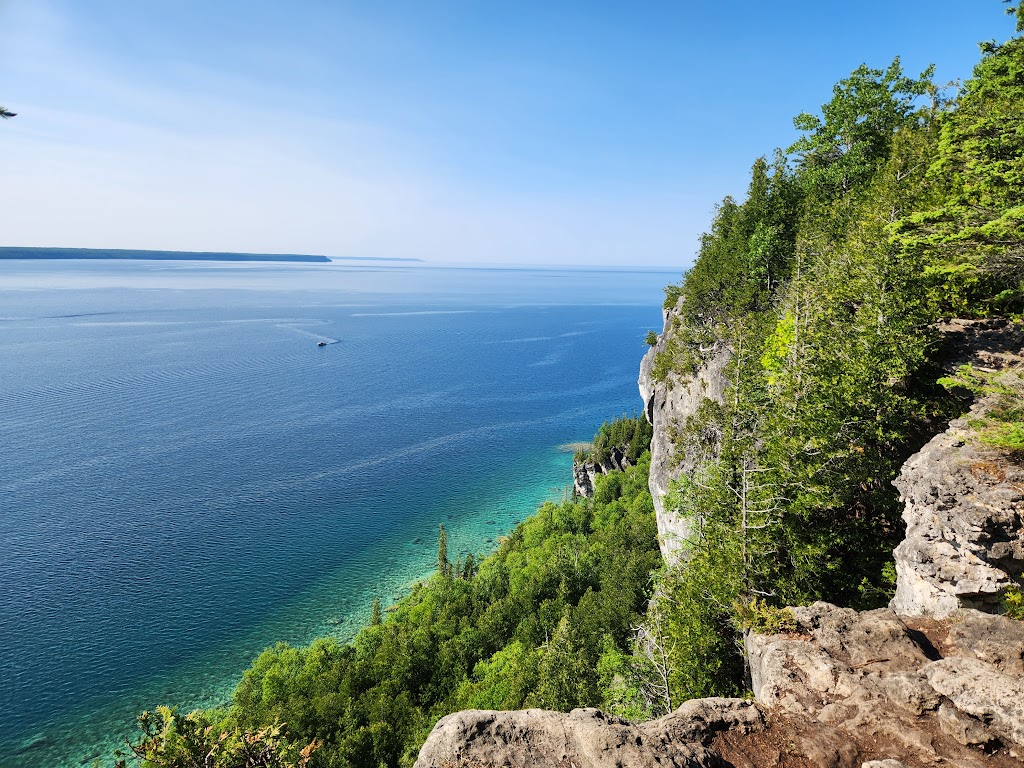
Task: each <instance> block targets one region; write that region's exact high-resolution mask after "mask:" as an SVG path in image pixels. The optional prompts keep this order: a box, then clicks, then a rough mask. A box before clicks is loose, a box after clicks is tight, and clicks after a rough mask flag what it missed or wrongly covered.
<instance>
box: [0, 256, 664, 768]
mask: <svg viewBox="0 0 1024 768" xmlns="http://www.w3.org/2000/svg"><path fill="white" fill-rule="evenodd" d="M675 277H677V276H676V275H674V274H671V273H664V272H608V271H579V270H554V269H545V270H537V269H534V270H521V269H465V268H443V267H437V266H434V267H430V266H420V265H416V266H408V265H407V266H400V267H387V266H380V265H368V266H354V267H353V266H344V265H340V264H331V265H319V264H316V265H312V264H311V265H301V264H289V265H274V264H199V263H186V262H130V263H125V262H88V263H86V262H69V261H54V262H46V263H38V262H28V261H9V262H3V263H0V413H2V418H0V467H2V469H0V589H2V592H3V599H2V600H0V765H2V766H7V765H17V766H27V767H28V768H32V767H33V766H60V765H80V764H82V762H83V761H88V760H89V759H90V758H92V757H93V756H102V757H104V759H106V757H107V756H108V755H109V754H110V749H111V747H112V745H113V744H114V743H116V742H117V741H118V740H119V739H120V738H121V737H123V735H124V734H125V733H127V732H128V731H129V729H130V727H131V724H132V719H133V714H134V713H136V712H137V711H139V710H141V709H143V708H152V707H153V706H154V705H156V704H158V703H173V704H177V705H180V706H183V707H192V706H196V705H203V704H211V703H216V702H218V701H222V700H223V699H224V697H225V696H226V695H227V694H228V693H229V692H230V690H231V688H232V687H233V685H234V683H235V681H236V680H237V678H238V676H239V674H240V673H241V671H242V670H243V669H244V668H245V667H246V665H247V664H248V663H249V662H250V661H251V659H252V658H253V657H254V656H255V655H256V654H258V653H259V651H260V650H261V649H262V648H264V647H265V646H267V645H269V644H272V643H273V642H275V641H277V640H286V641H289V642H293V643H303V642H308V641H309V640H310V639H311V638H313V637H316V636H318V635H323V634H334V635H337V636H339V637H343V638H345V637H349V636H350V635H351V633H352V632H353V631H354V630H355V629H356V628H357V627H358V626H359V625H360V624H361V622H362V621H363V620H364V619H365V618H366V617H367V615H368V612H369V606H370V603H371V602H372V600H373V598H374V597H375V596H379V597H380V598H381V599H382V600H383V601H384V602H388V601H391V600H393V599H395V598H396V597H398V596H400V595H401V594H402V593H403V591H404V590H405V589H406V588H407V587H408V585H409V584H410V583H411V582H412V581H414V580H415V579H417V578H422V577H423V576H425V575H427V574H428V573H429V572H430V570H431V567H432V564H433V561H434V558H435V552H436V538H437V526H438V523H440V522H444V524H445V527H446V528H447V530H448V532H449V551H450V552H452V553H453V554H454V553H461V552H468V551H473V552H476V553H480V552H486V551H487V550H489V549H490V548H492V547H493V546H494V543H495V541H496V539H497V538H498V537H499V536H500V535H502V534H503V533H505V532H507V531H508V530H509V529H510V528H511V527H513V526H514V525H515V524H516V523H517V522H518V521H519V520H521V519H522V518H523V517H525V516H526V515H528V514H529V513H531V512H532V511H533V509H534V508H535V507H536V505H537V504H538V503H539V502H541V501H542V500H544V499H545V498H559V497H561V496H562V494H563V493H564V492H565V486H566V485H567V484H568V483H569V482H570V479H571V477H570V466H571V456H570V455H569V454H567V453H565V452H564V451H562V450H560V449H559V446H560V445H562V444H565V443H568V442H571V441H575V440H583V439H587V438H589V437H590V435H592V434H593V432H594V430H595V429H596V427H597V426H598V425H599V424H600V422H601V421H602V420H604V419H605V418H608V417H610V416H614V415H617V414H620V413H622V412H625V411H629V412H632V411H634V410H638V409H639V406H640V403H639V399H638V396H637V394H636V373H637V367H638V364H639V360H640V356H641V355H642V353H643V350H644V345H643V338H644V336H645V334H646V332H647V331H648V330H650V329H654V328H658V327H660V323H661V316H660V309H659V307H660V302H661V296H662V293H661V288H662V286H663V285H665V284H666V283H667V282H669V281H670V280H672V279H674V278H675ZM320 341H323V342H326V345H325V346H322V347H321V346H318V342H320Z"/></svg>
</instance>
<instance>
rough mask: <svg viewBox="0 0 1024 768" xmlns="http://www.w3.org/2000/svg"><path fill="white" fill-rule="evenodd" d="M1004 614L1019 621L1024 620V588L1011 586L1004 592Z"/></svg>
mask: <svg viewBox="0 0 1024 768" xmlns="http://www.w3.org/2000/svg"><path fill="white" fill-rule="evenodd" d="M1002 609H1003V615H1004V616H1008V617H1009V618H1011V619H1016V620H1017V621H1024V590H1022V589H1021V588H1020V587H1010V588H1009V589H1007V590H1006V591H1005V592H1004V593H1003V604H1002Z"/></svg>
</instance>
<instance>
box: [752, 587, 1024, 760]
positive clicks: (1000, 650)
mask: <svg viewBox="0 0 1024 768" xmlns="http://www.w3.org/2000/svg"><path fill="white" fill-rule="evenodd" d="M792 611H793V614H794V616H795V618H796V623H797V627H798V629H797V631H796V632H794V633H791V634H788V635H768V636H766V635H756V634H752V635H749V636H748V637H747V640H746V648H747V655H748V658H749V661H750V673H751V681H752V686H753V690H754V695H755V697H756V699H757V702H758V703H759V704H761V705H763V706H764V707H765V708H767V709H768V710H769V711H771V712H772V713H773V716H777V715H784V716H786V717H787V718H789V719H790V721H791V722H792V723H800V724H802V725H803V728H802V730H804V732H809V733H818V734H820V736H819V737H817V739H816V740H817V741H820V744H819V746H820V747H822V748H827V749H828V750H835V749H836V748H839V751H840V752H842V753H845V754H848V755H850V756H855V757H857V758H858V759H859V758H860V757H865V756H872V757H873V758H874V759H897V758H898V759H899V760H901V761H902V762H904V763H906V764H908V765H950V766H954V765H955V766H962V767H963V768H971V767H973V766H977V767H979V768H980V766H992V765H1021V764H1022V763H1021V762H1019V761H1020V760H1022V759H1024V624H1021V623H1020V622H1016V621H1013V620H1011V619H1008V618H1006V617H1003V616H994V615H990V614H985V613H981V612H980V611H973V610H965V611H961V612H960V613H959V614H957V616H956V617H955V619H954V620H951V621H947V622H937V621H933V620H918V621H917V622H915V621H914V620H912V619H908V618H903V617H900V616H897V615H896V614H895V613H894V612H893V611H891V610H889V609H882V610H877V611H866V612H860V613H859V612H857V611H854V610H852V609H849V608H837V607H836V606H834V605H829V604H828V603H815V604H814V605H812V606H809V607H806V608H793V609H792ZM981 638H985V639H986V640H985V641H984V642H981V643H980V645H979V644H978V641H979V639H981ZM805 748H806V749H810V748H811V747H805ZM853 764H855V763H853Z"/></svg>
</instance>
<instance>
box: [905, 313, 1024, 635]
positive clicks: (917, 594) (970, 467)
mask: <svg viewBox="0 0 1024 768" xmlns="http://www.w3.org/2000/svg"><path fill="white" fill-rule="evenodd" d="M940 330H941V331H942V332H943V334H944V335H945V337H946V347H947V349H949V350H950V352H951V354H950V355H949V357H948V360H947V362H946V365H945V367H946V369H947V370H948V371H950V372H952V371H953V370H954V369H955V368H956V367H957V366H958V365H962V364H965V363H970V364H971V365H972V366H974V367H975V368H977V369H978V370H981V371H985V372H989V373H994V372H998V371H1003V370H1006V369H1008V368H1015V369H1018V370H1020V369H1021V367H1022V366H1024V336H1022V334H1021V331H1020V329H1019V327H1018V326H1016V325H1014V324H1011V323H1007V322H1006V321H1005V320H982V321H963V320H955V321H952V322H950V323H948V324H946V325H945V326H943V327H942V328H941V329H940ZM996 399H997V397H996V396H995V395H989V396H987V397H983V398H981V399H980V400H978V401H977V402H976V403H975V404H974V405H973V407H972V408H971V410H970V413H968V414H967V416H965V417H964V418H962V419H956V420H955V421H953V422H951V423H950V425H949V428H948V429H947V430H946V431H945V432H943V433H941V434H939V435H936V436H935V437H934V438H932V440H931V441H929V442H928V444H927V445H925V446H924V448H922V449H921V450H920V451H919V452H918V453H917V454H915V455H914V456H912V457H910V459H909V460H908V461H907V462H906V463H905V464H904V465H903V469H902V471H901V472H900V476H899V478H897V480H896V481H895V485H896V487H897V488H898V489H899V491H900V495H901V497H902V500H903V502H904V504H905V506H904V511H903V519H904V521H906V523H907V534H906V538H905V539H904V541H903V542H902V543H901V544H900V545H899V546H898V547H897V548H896V551H895V552H894V553H893V554H894V555H895V560H896V573H897V577H898V579H897V588H896V596H895V597H894V598H893V600H892V602H891V604H890V607H891V608H892V609H893V610H894V611H896V612H897V613H900V614H902V615H906V616H931V617H934V618H944V617H946V616H949V615H950V614H952V613H954V612H955V611H957V610H959V609H961V608H978V609H980V610H984V611H992V610H995V609H996V607H997V606H998V604H999V602H1000V597H1001V596H1002V594H1003V592H1004V591H1005V590H1006V589H1007V587H1010V586H1013V585H1020V584H1021V579H1022V575H1024V467H1022V466H1021V464H1020V462H1019V459H1018V458H1016V457H1009V456H1007V455H1006V454H1005V453H1001V452H999V451H995V450H992V449H991V448H987V447H986V446H984V445H983V444H981V443H980V442H979V441H978V440H977V435H976V433H975V430H974V428H973V427H972V424H974V423H976V422H977V421H978V420H979V419H980V418H982V417H984V416H985V414H986V413H987V412H989V411H990V410H992V408H993V407H995V406H996Z"/></svg>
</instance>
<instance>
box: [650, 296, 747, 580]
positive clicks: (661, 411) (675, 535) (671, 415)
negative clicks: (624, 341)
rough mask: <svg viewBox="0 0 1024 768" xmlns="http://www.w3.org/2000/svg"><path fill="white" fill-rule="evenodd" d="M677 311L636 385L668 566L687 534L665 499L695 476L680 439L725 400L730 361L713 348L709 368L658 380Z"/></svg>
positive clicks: (668, 317)
mask: <svg viewBox="0 0 1024 768" xmlns="http://www.w3.org/2000/svg"><path fill="white" fill-rule="evenodd" d="M677 310H678V307H676V308H674V309H672V310H665V312H664V330H663V331H662V334H661V336H659V337H658V341H657V343H656V344H655V345H654V346H652V347H651V348H650V349H649V350H648V351H647V354H646V355H644V357H643V360H641V362H640V377H639V379H638V381H637V384H638V386H639V388H640V397H642V398H643V401H644V414H645V415H646V417H647V420H648V421H649V422H650V423H651V425H652V426H653V427H654V437H653V438H652V440H651V475H650V481H649V483H650V489H651V496H652V497H653V499H654V510H655V513H656V514H657V518H658V540H659V542H660V545H661V553H662V556H663V557H664V558H665V560H666V562H670V563H671V562H674V561H676V560H678V558H679V557H680V556H681V554H682V546H683V543H684V542H685V541H686V538H687V536H688V534H689V530H688V529H687V525H686V522H685V521H684V520H683V519H682V518H680V517H679V516H678V515H676V514H675V513H674V511H673V510H671V509H667V508H666V506H665V495H666V494H667V493H668V490H669V485H670V484H671V483H672V481H673V480H676V479H678V478H679V477H681V476H682V475H684V474H686V473H688V472H692V471H693V469H694V464H695V460H696V459H695V457H693V456H687V455H685V453H684V452H682V451H680V450H678V448H677V445H676V439H675V438H676V435H677V434H678V432H679V431H680V430H681V429H682V428H683V427H685V425H686V422H687V420H688V419H689V418H690V417H691V416H693V415H695V414H696V413H697V410H698V409H699V408H700V406H701V404H702V403H703V402H704V400H706V399H710V400H714V401H717V402H721V401H722V398H723V397H724V394H725V387H726V380H725V375H724V371H725V366H726V364H727V363H728V362H729V360H730V359H731V354H730V352H729V349H728V348H727V347H726V346H724V345H714V346H713V347H712V348H711V349H709V350H707V352H706V355H707V356H706V358H705V362H704V363H703V364H702V365H701V366H700V367H699V368H698V369H697V371H696V372H695V373H694V374H693V375H692V376H689V377H683V376H680V375H679V374H678V373H677V372H675V371H669V372H668V373H667V374H666V375H665V376H664V378H662V379H656V378H655V376H654V373H653V372H654V367H655V360H656V358H657V356H658V355H659V354H662V353H664V352H665V351H666V349H667V348H668V346H669V345H670V344H671V342H672V338H673V335H674V334H675V333H676V331H677V328H676V323H675V319H676V313H677Z"/></svg>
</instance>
